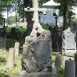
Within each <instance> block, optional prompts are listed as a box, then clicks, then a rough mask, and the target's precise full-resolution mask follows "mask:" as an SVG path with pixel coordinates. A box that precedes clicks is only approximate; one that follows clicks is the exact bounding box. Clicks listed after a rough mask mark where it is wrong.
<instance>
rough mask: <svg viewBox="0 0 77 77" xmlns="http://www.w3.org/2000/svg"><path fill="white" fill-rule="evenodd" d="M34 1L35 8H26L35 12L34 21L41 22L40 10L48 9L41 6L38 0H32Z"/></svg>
mask: <svg viewBox="0 0 77 77" xmlns="http://www.w3.org/2000/svg"><path fill="white" fill-rule="evenodd" d="M32 3H33V8H30V7H27V8H25V9H24V10H25V11H26V12H33V19H32V20H33V21H34V22H37V23H38V22H39V15H38V13H39V12H46V11H47V9H46V8H39V6H38V0H32Z"/></svg>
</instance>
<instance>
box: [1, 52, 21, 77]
mask: <svg viewBox="0 0 77 77" xmlns="http://www.w3.org/2000/svg"><path fill="white" fill-rule="evenodd" d="M7 57H8V51H0V77H19V72H20V71H21V57H22V56H21V54H19V56H18V57H16V58H15V65H14V67H13V68H10V69H8V68H7V66H6V63H7Z"/></svg>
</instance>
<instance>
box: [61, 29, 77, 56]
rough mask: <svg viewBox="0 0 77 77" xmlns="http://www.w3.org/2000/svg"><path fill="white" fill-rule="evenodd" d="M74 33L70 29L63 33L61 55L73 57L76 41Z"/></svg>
mask: <svg viewBox="0 0 77 77" xmlns="http://www.w3.org/2000/svg"><path fill="white" fill-rule="evenodd" d="M75 36H76V34H75V32H73V31H71V28H68V29H66V30H65V31H64V32H63V37H62V38H63V39H62V40H63V41H62V53H63V55H68V56H74V54H75V53H76V41H75Z"/></svg>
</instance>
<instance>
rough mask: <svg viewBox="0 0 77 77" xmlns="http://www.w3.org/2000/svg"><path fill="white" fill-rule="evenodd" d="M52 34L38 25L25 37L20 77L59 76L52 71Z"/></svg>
mask: <svg viewBox="0 0 77 77" xmlns="http://www.w3.org/2000/svg"><path fill="white" fill-rule="evenodd" d="M36 26H39V24H38V23H37V24H36ZM50 35H51V33H50V31H49V30H44V29H42V28H39V27H37V28H35V29H33V31H32V33H31V34H30V36H27V37H26V38H25V43H24V45H23V53H22V63H21V64H22V71H21V72H20V77H52V76H53V77H57V75H56V74H55V73H54V74H53V73H52V62H51V55H52V52H51V51H52V49H51V48H52V45H51V44H52V42H51V36H50Z"/></svg>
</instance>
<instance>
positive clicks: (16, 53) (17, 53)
mask: <svg viewBox="0 0 77 77" xmlns="http://www.w3.org/2000/svg"><path fill="white" fill-rule="evenodd" d="M19 46H20V44H19V42H15V46H14V50H15V56H18V55H19Z"/></svg>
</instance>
